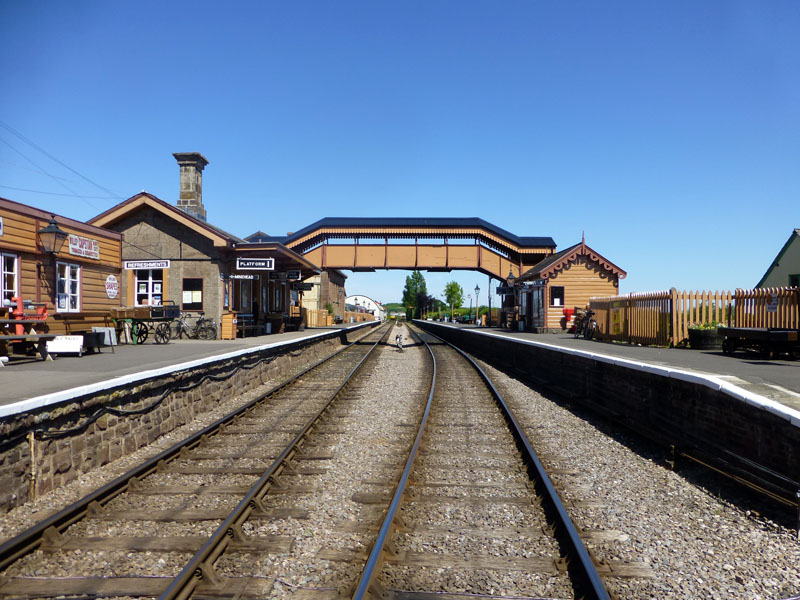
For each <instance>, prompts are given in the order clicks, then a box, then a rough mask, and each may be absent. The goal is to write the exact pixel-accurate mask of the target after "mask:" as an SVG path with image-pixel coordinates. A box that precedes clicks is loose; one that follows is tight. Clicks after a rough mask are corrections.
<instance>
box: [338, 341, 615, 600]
mask: <svg viewBox="0 0 800 600" xmlns="http://www.w3.org/2000/svg"><path fill="white" fill-rule="evenodd" d="M426 333H428V334H429V335H431V336H432V337H435V338H436V339H439V340H441V341H442V342H443V343H445V344H447V345H448V346H450V347H451V348H453V349H454V350H456V351H457V352H458V353H459V354H460V355H461V356H463V357H464V358H465V359H466V360H467V361H468V362H469V363H470V364H471V365H472V367H473V368H474V369H475V370H476V371H477V372H478V373H479V374H480V376H481V378H482V379H483V381H484V382H485V383H486V386H487V388H488V389H489V390H490V392H491V394H492V396H493V397H494V399H495V402H496V403H497V404H498V406H499V407H500V409H501V411H502V413H503V416H504V417H505V419H506V421H507V422H508V423H509V426H510V428H511V433H512V434H513V436H514V437H515V438H516V440H517V443H518V444H519V445H520V446H522V450H523V460H525V462H526V464H528V465H529V472H530V474H531V476H532V478H533V479H534V480H535V482H536V483H538V484H539V487H540V488H542V489H543V491H544V493H543V494H542V496H543V500H544V503H545V504H546V506H547V508H549V509H550V511H549V512H550V514H551V515H555V519H554V520H555V522H556V527H555V532H556V535H557V537H558V538H559V539H560V540H561V541H562V547H564V548H565V549H566V551H567V556H568V557H575V558H577V563H578V564H577V565H576V564H575V563H574V562H573V561H570V560H569V558H568V563H567V568H568V569H569V570H570V571H571V572H572V574H573V578H574V579H573V581H575V582H576V583H577V585H578V587H579V588H580V591H581V592H582V593H583V596H582V598H585V599H592V600H611V596H610V595H609V592H608V590H607V589H606V587H605V585H604V584H603V582H602V579H601V578H600V574H599V573H598V572H597V569H596V568H595V565H594V561H593V560H592V558H591V556H590V555H589V551H588V550H587V549H586V546H584V544H583V541H582V540H581V538H580V534H579V533H578V530H577V528H576V527H575V525H574V523H573V522H572V519H570V517H569V514H568V513H567V510H566V508H565V507H564V504H563V502H562V501H561V498H560V496H559V494H558V492H557V491H556V489H555V486H554V485H553V483H552V481H551V480H550V477H549V476H548V475H547V472H546V470H545V468H544V465H543V464H542V462H541V461H540V460H539V457H538V456H537V455H536V452H535V451H534V449H533V446H532V445H531V443H530V441H529V440H528V438H527V436H526V435H525V433H524V431H523V430H522V427H521V426H520V425H519V423H518V421H517V420H516V418H515V417H514V414H513V412H512V411H511V409H510V407H509V406H508V404H507V403H506V402H505V400H504V399H503V397H502V395H501V394H500V392H499V391H498V390H497V388H496V387H495V386H494V384H493V383H492V381H491V379H490V378H489V376H488V375H487V374H486V373H485V372H484V371H483V369H481V368H480V366H479V365H478V364H477V363H476V362H475V361H474V360H473V359H472V358H471V357H470V356H468V355H467V354H466V353H465V352H463V351H462V350H461V349H460V348H457V347H456V346H454V345H453V344H450V343H449V342H447V341H445V340H442V339H441V338H439V337H438V336H435V335H434V334H432V333H430V332H426ZM423 343H425V346H426V347H427V348H428V350H429V351H430V352H431V355H432V356H433V352H432V351H431V349H430V346H429V345H428V343H427V342H425V341H424V340H423ZM435 360H436V359H435V358H434V364H435ZM434 382H435V375H434ZM432 398H433V386H432V387H431V394H430V396H429V398H428V405H427V407H426V411H425V416H424V418H423V419H424V420H423V424H422V425H421V428H420V432H419V433H418V434H417V441H416V442H415V444H414V448H413V449H412V455H411V456H410V457H409V460H408V461H407V463H406V468H405V470H404V471H403V477H402V478H401V481H400V483H399V484H398V487H397V490H396V492H395V495H394V497H393V499H392V504H391V505H390V508H389V511H388V512H387V515H386V518H385V520H384V522H383V525H382V526H381V529H380V533H379V536H378V538H377V539H376V542H375V545H374V546H373V548H372V551H371V552H370V556H369V558H368V560H367V563H366V565H365V568H364V571H363V573H362V576H361V578H360V580H359V583H358V586H357V587H356V590H355V593H354V594H353V596H352V598H354V599H357V600H362V599H363V598H366V597H367V594H368V593H369V592H370V587H371V586H372V584H373V581H374V579H375V577H376V576H377V569H378V567H379V566H380V556H381V555H382V552H383V547H384V546H385V544H386V541H387V538H388V533H389V531H390V529H391V526H392V522H393V520H394V517H395V514H396V512H397V509H398V508H399V506H400V503H401V498H402V495H403V493H404V491H405V486H406V483H407V480H408V476H409V473H410V470H411V464H412V463H413V460H414V457H415V456H416V452H417V449H418V445H419V442H420V440H421V438H422V432H423V429H424V422H425V421H426V420H427V415H428V411H429V409H430V405H431V400H432ZM530 467H533V469H530Z"/></svg>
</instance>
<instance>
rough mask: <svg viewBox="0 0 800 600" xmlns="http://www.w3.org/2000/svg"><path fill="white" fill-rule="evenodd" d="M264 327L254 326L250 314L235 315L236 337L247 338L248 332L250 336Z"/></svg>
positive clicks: (254, 323) (253, 320)
mask: <svg viewBox="0 0 800 600" xmlns="http://www.w3.org/2000/svg"><path fill="white" fill-rule="evenodd" d="M263 328H264V326H263V325H258V324H256V320H255V317H253V315H251V314H243V313H240V314H237V315H236V335H237V337H247V334H248V332H249V333H250V334H251V335H252V334H253V332H255V331H257V330H258V329H261V330H262V331H263Z"/></svg>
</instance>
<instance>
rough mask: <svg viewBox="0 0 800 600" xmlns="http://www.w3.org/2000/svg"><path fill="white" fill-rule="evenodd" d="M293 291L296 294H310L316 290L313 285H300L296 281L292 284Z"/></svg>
mask: <svg viewBox="0 0 800 600" xmlns="http://www.w3.org/2000/svg"><path fill="white" fill-rule="evenodd" d="M292 289H293V290H295V291H296V292H310V291H311V290H313V289H314V284H313V283H300V282H299V281H295V282H294V283H293V284H292Z"/></svg>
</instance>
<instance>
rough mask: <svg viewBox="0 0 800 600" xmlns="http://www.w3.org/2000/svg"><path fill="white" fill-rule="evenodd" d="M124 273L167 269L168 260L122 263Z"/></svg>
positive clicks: (127, 261) (128, 261)
mask: <svg viewBox="0 0 800 600" xmlns="http://www.w3.org/2000/svg"><path fill="white" fill-rule="evenodd" d="M122 266H123V268H124V269H125V270H126V271H135V270H137V269H169V261H168V260H126V261H125V262H123V263H122Z"/></svg>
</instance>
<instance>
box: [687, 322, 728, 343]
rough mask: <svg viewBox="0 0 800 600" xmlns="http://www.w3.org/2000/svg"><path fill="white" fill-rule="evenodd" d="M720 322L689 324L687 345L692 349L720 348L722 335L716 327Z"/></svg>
mask: <svg viewBox="0 0 800 600" xmlns="http://www.w3.org/2000/svg"><path fill="white" fill-rule="evenodd" d="M720 325H722V323H718V322H717V321H711V322H709V323H694V324H693V325H689V347H690V348H692V349H693V350H717V349H720V348H722V335H721V334H720V332H719V329H718V327H719V326H720Z"/></svg>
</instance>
